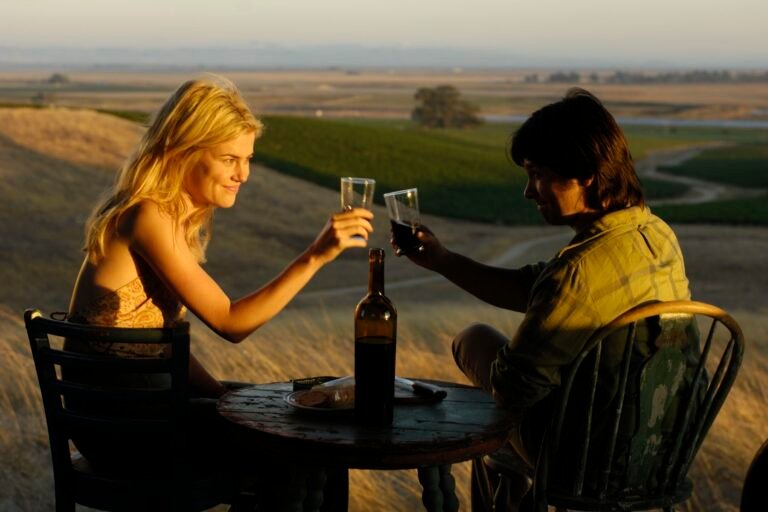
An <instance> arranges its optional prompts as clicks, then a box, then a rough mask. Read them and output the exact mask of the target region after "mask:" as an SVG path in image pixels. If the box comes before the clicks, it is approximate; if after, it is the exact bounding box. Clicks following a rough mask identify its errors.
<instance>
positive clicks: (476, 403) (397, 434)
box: [218, 381, 513, 511]
mask: <svg viewBox="0 0 768 512" xmlns="http://www.w3.org/2000/svg"><path fill="white" fill-rule="evenodd" d="M430 382H432V383H433V384H436V385H438V386H440V387H442V388H444V389H445V390H446V391H447V392H448V394H447V397H446V398H445V399H443V400H441V401H438V402H417V403H407V404H401V403H396V405H395V411H394V421H393V423H392V425H391V426H386V427H370V426H363V425H358V424H357V423H355V418H354V412H353V411H349V410H348V411H334V410H332V411H327V412H325V411H323V412H316V411H305V410H301V409H297V408H295V407H293V406H292V405H289V404H288V403H287V402H286V401H285V396H287V395H288V394H289V393H290V392H291V391H292V386H291V384H290V383H273V384H262V385H257V386H250V387H245V388H240V389H236V390H233V391H230V392H228V393H227V394H225V395H224V396H222V397H221V399H220V400H219V403H218V410H219V413H220V414H221V415H222V416H224V417H225V418H226V419H227V420H229V421H230V422H232V424H233V435H236V436H238V439H239V442H241V443H242V444H243V446H244V449H245V447H249V448H252V449H254V450H255V451H256V452H258V453H259V454H261V455H271V456H274V457H279V458H280V459H281V460H284V461H288V462H291V463H297V464H301V465H304V466H315V467H323V465H329V464H332V465H334V466H337V467H338V466H340V467H344V468H347V469H413V468H416V469H418V471H419V481H420V482H421V484H422V486H423V488H424V493H423V495H422V501H423V503H424V505H425V507H426V509H427V510H428V511H442V510H457V509H458V500H457V499H456V495H455V490H454V482H453V477H452V476H451V474H450V465H451V464H453V463H457V462H463V461H466V460H470V459H474V458H478V457H482V456H483V455H486V454H489V453H492V452H494V451H496V450H498V449H499V448H500V447H501V446H502V445H503V444H504V442H505V441H506V439H507V437H508V435H509V432H510V429H511V428H512V426H513V418H512V416H511V415H510V414H509V413H508V412H507V411H506V410H504V409H502V408H500V407H499V406H497V405H496V403H495V402H494V401H493V399H492V398H491V396H490V395H489V394H488V393H486V392H485V391H482V390H480V389H478V388H473V387H469V386H464V385H461V384H454V383H449V382H439V381H430ZM308 492H318V490H317V489H314V490H309V491H308ZM319 492H320V497H319V501H320V502H321V501H322V489H320V490H319Z"/></svg>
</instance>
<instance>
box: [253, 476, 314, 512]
mask: <svg viewBox="0 0 768 512" xmlns="http://www.w3.org/2000/svg"><path fill="white" fill-rule="evenodd" d="M325 481H326V474H325V471H324V470H323V469H318V468H297V467H293V468H291V469H290V470H288V471H287V472H286V474H285V475H284V478H283V479H280V480H277V481H271V482H269V483H268V484H267V485H269V486H271V487H270V488H269V489H268V491H267V496H266V500H265V501H264V503H263V506H264V507H265V510H270V511H276V512H277V511H279V512H319V511H320V506H321V505H322V504H323V488H324V487H325Z"/></svg>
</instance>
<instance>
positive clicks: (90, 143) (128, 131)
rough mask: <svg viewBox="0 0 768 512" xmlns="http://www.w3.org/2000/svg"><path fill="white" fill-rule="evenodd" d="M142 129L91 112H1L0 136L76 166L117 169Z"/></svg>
mask: <svg viewBox="0 0 768 512" xmlns="http://www.w3.org/2000/svg"><path fill="white" fill-rule="evenodd" d="M143 131H144V130H143V128H141V127H140V126H138V125H136V124H135V123H132V122H130V121H126V120H124V119H119V118H116V117H113V116H105V115H103V114H99V113H98V112H94V111H92V110H70V109H55V108H52V109H41V110H37V109H26V108H19V109H0V135H3V136H5V137H7V138H8V139H10V140H11V141H13V142H14V143H15V144H18V145H19V146H21V147H24V148H26V149H29V150H32V151H35V152H38V153H42V154H45V155H49V156H52V157H56V158H61V159H63V160H67V161H69V162H71V163H74V164H78V165H87V166H94V167H103V168H109V169H116V168H118V167H119V166H120V165H121V164H122V162H123V160H124V159H125V155H127V154H128V153H129V152H130V151H131V149H132V148H133V147H134V146H135V145H136V143H137V142H138V140H139V137H141V134H142V133H143Z"/></svg>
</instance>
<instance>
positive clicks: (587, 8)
mask: <svg viewBox="0 0 768 512" xmlns="http://www.w3.org/2000/svg"><path fill="white" fill-rule="evenodd" d="M766 27H768V0H528V1H521V0H375V1H369V0H122V1H119V2H118V1H112V0H0V46H13V47H17V48H18V47H25V48H28V47H45V46H62V45H63V46H76V47H83V46H89V47H93V46H114V47H129V48H137V49H138V48H148V47H154V48H158V47H161V48H169V47H178V46H196V47H198V46H216V45H244V44H247V45H253V44H259V43H278V44H283V45H307V44H310V45H317V44H323V45H324V44H336V43H351V44H356V45H370V46H377V45H378V46H380V45H386V46H389V45H396V46H400V47H454V48H456V47H458V48H480V49H489V50H495V51H503V52H512V53H515V54H525V55H531V56H541V57H548V58H550V59H551V58H558V59H560V58H564V59H568V58H571V57H577V56H581V57H584V56H589V57H593V58H595V59H598V60H601V59H602V60H605V59H610V60H618V61H619V62H622V61H624V60H628V61H637V62H641V61H658V60H663V59H668V60H675V61H679V60H683V61H689V62H691V63H693V64H695V65H701V64H700V63H702V64H705V63H711V64H712V65H724V64H726V63H729V62H731V63H733V64H734V65H741V64H745V63H748V64H751V65H762V66H767V67H768V28H766ZM1 58H2V56H1V55H0V60H1Z"/></svg>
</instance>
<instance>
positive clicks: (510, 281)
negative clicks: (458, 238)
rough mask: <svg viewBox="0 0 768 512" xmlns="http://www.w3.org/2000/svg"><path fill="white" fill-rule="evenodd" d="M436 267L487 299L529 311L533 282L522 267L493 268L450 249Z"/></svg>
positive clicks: (517, 309)
mask: <svg viewBox="0 0 768 512" xmlns="http://www.w3.org/2000/svg"><path fill="white" fill-rule="evenodd" d="M435 270H436V271H437V272H439V273H440V274H442V275H443V276H445V278H446V279H448V280H450V281H451V282H453V283H454V284H456V285H457V286H459V287H460V288H462V289H463V290H465V291H467V292H469V293H471V294H472V295H474V296H475V297H477V298H478V299H480V300H482V301H484V302H487V303H489V304H492V305H494V306H497V307H500V308H504V309H510V310H513V311H519V312H525V309H526V306H527V303H528V295H529V293H530V290H531V286H533V283H532V282H529V281H530V277H529V276H528V275H527V274H525V273H523V272H521V271H520V270H516V269H507V268H499V267H492V266H490V265H485V264H483V263H478V262H477V261H475V260H472V259H470V258H467V257H466V256H462V255H461V254H457V253H454V252H450V251H448V252H447V253H446V255H445V257H443V258H442V261H441V262H440V264H439V265H438V266H437V267H435Z"/></svg>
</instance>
